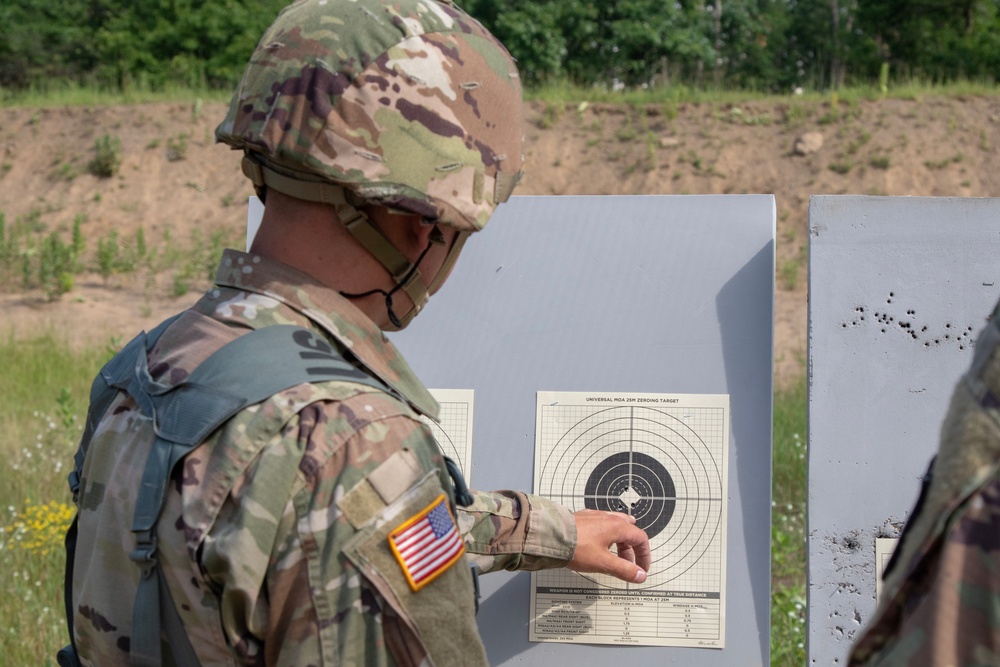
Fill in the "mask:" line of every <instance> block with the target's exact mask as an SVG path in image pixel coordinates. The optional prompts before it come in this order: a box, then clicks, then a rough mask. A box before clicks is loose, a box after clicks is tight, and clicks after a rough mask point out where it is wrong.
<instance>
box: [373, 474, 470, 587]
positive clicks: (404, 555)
mask: <svg viewBox="0 0 1000 667" xmlns="http://www.w3.org/2000/svg"><path fill="white" fill-rule="evenodd" d="M389 546H390V547H392V551H393V553H394V554H396V560H398V561H399V565H400V566H401V567H402V568H403V574H405V575H406V579H407V581H409V582H410V588H412V589H413V590H414V591H419V590H420V589H421V588H423V587H424V586H426V585H427V584H429V583H431V582H432V581H434V580H435V579H436V578H437V577H438V575H440V574H442V573H443V572H444V571H445V570H447V569H448V566H449V565H451V564H452V563H454V562H455V561H456V560H458V559H459V558H461V557H462V554H464V553H465V545H464V544H463V543H462V536H461V535H459V533H458V526H456V525H455V520H454V519H453V518H452V517H451V510H449V509H448V502H447V499H446V498H445V497H444V494H442V495H440V496H438V497H437V499H436V500H435V501H434V502H432V503H431V504H430V505H428V506H427V507H425V508H424V509H423V510H421V511H420V512H418V513H417V514H416V515H415V516H412V517H410V518H409V519H407V520H406V522H405V523H403V525H401V526H400V527H399V528H397V529H396V530H394V531H392V532H391V533H389Z"/></svg>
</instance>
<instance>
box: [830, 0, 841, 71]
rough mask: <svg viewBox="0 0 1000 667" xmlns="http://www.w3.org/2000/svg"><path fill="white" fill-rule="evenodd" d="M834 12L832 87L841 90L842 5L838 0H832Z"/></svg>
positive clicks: (831, 5) (831, 61)
mask: <svg viewBox="0 0 1000 667" xmlns="http://www.w3.org/2000/svg"><path fill="white" fill-rule="evenodd" d="M830 9H831V10H832V12H833V55H832V57H831V58H830V87H831V88H833V89H834V90H840V85H841V84H842V83H843V71H842V69H843V67H842V66H841V63H840V6H839V4H838V2H837V0H830Z"/></svg>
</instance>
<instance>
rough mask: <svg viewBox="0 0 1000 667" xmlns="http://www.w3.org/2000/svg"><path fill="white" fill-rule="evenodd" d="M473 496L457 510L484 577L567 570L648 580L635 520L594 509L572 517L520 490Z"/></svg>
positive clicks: (645, 544)
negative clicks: (499, 573) (500, 572)
mask: <svg viewBox="0 0 1000 667" xmlns="http://www.w3.org/2000/svg"><path fill="white" fill-rule="evenodd" d="M472 496H473V502H472V504H471V505H469V506H468V507H464V508H463V507H459V508H458V525H459V528H460V529H461V530H462V532H463V535H464V538H465V548H466V551H467V552H468V554H469V557H470V559H471V560H472V561H473V562H474V563H475V564H476V566H477V567H478V568H479V570H480V571H481V572H492V571H496V570H543V569H548V568H555V567H569V568H570V569H573V570H576V571H578V572H600V573H604V574H610V575H613V576H616V577H618V578H620V579H623V580H625V581H633V582H636V583H639V582H642V581H643V580H645V578H646V570H647V569H648V568H649V564H650V551H649V540H648V539H647V537H646V534H645V533H644V532H643V531H642V530H640V529H639V528H636V527H635V525H634V524H635V519H634V518H633V517H630V516H628V515H625V514H619V513H616V512H598V511H593V510H583V511H580V512H577V513H575V514H574V513H573V512H571V511H570V510H569V509H568V508H566V507H564V506H562V505H560V504H558V503H555V502H553V501H551V500H548V499H546V498H542V497H541V496H535V495H531V494H527V493H521V492H518V491H494V492H492V493H485V492H481V491H473V492H472ZM611 547H615V548H616V551H617V553H612V552H611Z"/></svg>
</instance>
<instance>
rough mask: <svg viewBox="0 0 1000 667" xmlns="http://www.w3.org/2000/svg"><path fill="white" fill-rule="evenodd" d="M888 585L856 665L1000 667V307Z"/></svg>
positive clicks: (952, 412) (956, 400)
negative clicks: (982, 666) (987, 666)
mask: <svg viewBox="0 0 1000 667" xmlns="http://www.w3.org/2000/svg"><path fill="white" fill-rule="evenodd" d="M884 576H885V587H884V588H883V592H882V600H881V601H880V603H879V608H878V611H877V613H876V615H875V617H874V618H873V619H872V620H871V622H870V623H869V624H868V627H867V629H866V631H865V634H864V635H863V636H862V637H861V639H859V640H858V642H857V643H856V644H855V645H854V647H853V650H852V652H851V656H850V665H853V666H856V667H860V666H862V665H865V666H869V667H874V666H876V665H894V666H895V665H898V666H907V665H908V666H911V667H919V666H924V665H934V666H941V667H945V666H947V667H972V666H973V665H997V664H1000V657H998V655H1000V304H998V305H997V308H996V309H994V311H993V315H992V316H991V318H990V322H989V324H987V326H986V328H985V329H984V330H983V331H982V332H981V333H980V335H979V337H978V338H977V339H976V355H975V358H974V359H973V362H972V366H971V368H970V369H969V371H968V372H967V373H966V374H965V376H964V377H963V378H962V379H961V380H960V381H959V382H958V385H957V386H956V387H955V391H954V393H953V394H952V399H951V405H950V406H949V410H948V415H947V417H946V418H945V421H944V424H943V426H942V428H941V443H940V447H939V449H938V454H937V456H936V457H935V459H934V461H933V462H932V464H931V468H930V470H929V471H928V474H927V475H926V477H925V480H924V488H923V489H922V490H921V494H920V498H919V499H918V500H917V504H916V506H915V507H914V509H913V512H912V515H911V517H910V519H909V520H908V521H907V524H906V528H905V529H904V531H903V535H902V538H901V539H900V542H899V545H898V546H897V547H896V551H895V553H894V554H893V557H892V559H891V560H890V562H889V565H888V566H887V567H886V571H885V573H884Z"/></svg>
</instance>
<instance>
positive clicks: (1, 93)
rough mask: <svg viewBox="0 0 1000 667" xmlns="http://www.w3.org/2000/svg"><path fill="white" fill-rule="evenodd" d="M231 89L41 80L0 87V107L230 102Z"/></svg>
mask: <svg viewBox="0 0 1000 667" xmlns="http://www.w3.org/2000/svg"><path fill="white" fill-rule="evenodd" d="M231 97H232V91H231V90H213V89H194V88H188V87H184V86H170V87H167V88H164V89H158V90H152V89H148V88H143V87H139V86H133V87H132V88H130V89H128V90H124V91H122V90H109V89H107V88H101V87H97V86H81V85H79V84H75V83H70V82H60V81H54V82H44V84H43V85H39V86H35V87H32V88H29V89H27V90H22V91H13V90H3V89H0V107H27V108H32V109H33V108H44V107H63V106H69V107H81V106H113V105H118V104H145V103H149V102H192V103H195V102H197V101H198V100H203V101H205V102H229V100H230V98H231Z"/></svg>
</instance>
